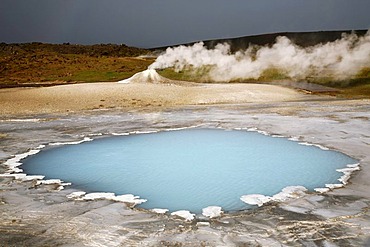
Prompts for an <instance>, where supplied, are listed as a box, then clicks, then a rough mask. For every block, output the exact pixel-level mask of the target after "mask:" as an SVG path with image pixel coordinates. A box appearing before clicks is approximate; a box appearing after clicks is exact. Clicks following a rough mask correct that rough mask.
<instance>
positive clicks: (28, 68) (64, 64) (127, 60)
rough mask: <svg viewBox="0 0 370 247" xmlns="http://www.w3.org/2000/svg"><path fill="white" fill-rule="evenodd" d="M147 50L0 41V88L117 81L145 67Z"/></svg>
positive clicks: (150, 61)
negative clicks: (143, 56)
mask: <svg viewBox="0 0 370 247" xmlns="http://www.w3.org/2000/svg"><path fill="white" fill-rule="evenodd" d="M148 52H149V51H148V50H145V49H140V48H135V47H128V46H126V45H114V44H100V45H72V44H68V43H67V44H43V43H24V44H5V43H1V44H0V87H15V86H45V85H56V84H65V83H75V82H96V81H118V80H122V79H125V78H128V77H130V76H132V75H134V74H135V73H137V72H139V71H142V70H145V69H146V68H147V67H148V66H149V64H151V63H152V62H153V59H146V58H140V57H138V56H140V55H145V54H148Z"/></svg>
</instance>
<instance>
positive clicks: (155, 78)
mask: <svg viewBox="0 0 370 247" xmlns="http://www.w3.org/2000/svg"><path fill="white" fill-rule="evenodd" d="M167 82H170V80H169V79H167V78H164V77H163V76H160V75H159V74H158V73H157V71H156V70H155V69H147V70H144V71H142V72H139V73H136V74H135V75H133V76H132V77H130V78H128V79H125V80H122V81H119V82H118V83H167Z"/></svg>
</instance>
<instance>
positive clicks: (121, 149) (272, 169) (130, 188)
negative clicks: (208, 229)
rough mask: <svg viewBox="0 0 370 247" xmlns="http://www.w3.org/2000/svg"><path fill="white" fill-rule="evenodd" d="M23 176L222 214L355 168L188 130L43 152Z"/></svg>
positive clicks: (249, 138)
mask: <svg viewBox="0 0 370 247" xmlns="http://www.w3.org/2000/svg"><path fill="white" fill-rule="evenodd" d="M23 162H24V164H23V166H22V168H23V169H24V170H25V172H26V173H27V174H34V175H36V174H37V175H45V176H46V178H47V179H51V178H60V179H62V180H63V181H66V182H71V183H72V184H73V185H72V186H74V187H75V188H78V189H81V190H84V191H87V192H114V193H116V194H117V195H120V194H129V193H130V194H134V195H138V196H140V197H141V198H144V199H147V200H148V201H147V202H146V203H143V204H141V205H140V207H143V208H148V209H150V208H167V209H170V211H176V210H183V209H184V210H190V211H191V212H194V213H200V212H201V209H202V208H205V207H207V206H221V207H222V208H223V210H225V211H234V210H241V209H244V208H246V207H247V205H246V204H245V203H243V202H242V201H241V200H240V197H241V196H242V195H246V194H263V195H270V196H271V195H274V194H276V193H278V192H280V191H281V190H282V189H283V188H284V187H287V186H292V185H301V186H305V187H306V188H307V189H309V190H313V189H314V188H317V187H325V184H328V183H329V184H330V183H338V181H337V179H338V178H339V177H340V176H341V175H343V174H342V173H339V172H337V171H336V169H338V168H344V167H345V166H346V165H347V164H353V163H356V161H355V160H354V159H352V158H350V157H348V156H346V155H344V154H342V153H339V152H334V151H326V150H322V149H320V148H318V147H313V146H304V145H299V144H298V143H297V142H294V141H290V140H288V139H286V138H273V137H270V136H265V135H262V134H259V133H256V132H246V131H236V130H235V131H225V130H216V129H189V130H181V131H169V132H160V133H152V134H138V135H129V136H117V137H109V138H101V139H97V140H94V141H91V142H85V143H82V144H78V145H64V146H59V147H56V148H49V149H45V150H42V151H41V152H40V153H39V154H36V155H33V156H30V157H28V158H26V159H25V160H24V161H23Z"/></svg>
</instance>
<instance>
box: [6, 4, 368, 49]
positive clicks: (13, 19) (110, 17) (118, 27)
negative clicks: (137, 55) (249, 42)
mask: <svg viewBox="0 0 370 247" xmlns="http://www.w3.org/2000/svg"><path fill="white" fill-rule="evenodd" d="M368 28H370V0H0V42H6V43H15V42H17V43H18V42H32V41H38V42H48V43H63V42H70V43H80V44H96V43H117V44H121V43H124V44H128V45H132V46H139V47H155V46H162V45H171V44H178V43H185V42H189V41H197V40H205V39H213V38H227V37H238V36H244V35H253V34H263V33H271V32H281V31H322V30H343V29H368Z"/></svg>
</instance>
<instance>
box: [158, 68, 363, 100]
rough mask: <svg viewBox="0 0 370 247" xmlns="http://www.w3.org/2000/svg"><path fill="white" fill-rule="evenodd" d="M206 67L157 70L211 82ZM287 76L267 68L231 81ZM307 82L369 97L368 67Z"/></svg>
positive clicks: (176, 77) (268, 80) (265, 80)
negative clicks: (346, 75) (344, 75)
mask: <svg viewBox="0 0 370 247" xmlns="http://www.w3.org/2000/svg"><path fill="white" fill-rule="evenodd" d="M207 70H208V69H207V68H204V69H198V70H189V69H187V70H183V71H180V72H175V70H174V69H172V68H167V69H164V70H160V71H158V72H159V74H160V75H162V76H164V77H167V78H170V79H173V80H181V81H193V82H194V81H195V82H203V83H207V82H211V81H210V80H209V79H207V76H206V73H207ZM291 80H292V79H290V78H289V77H288V76H286V75H285V74H284V73H283V72H281V71H279V70H277V69H269V70H266V71H264V73H263V74H262V76H261V77H260V78H258V79H246V80H238V81H233V82H234V83H235V82H237V83H273V82H274V84H275V83H276V82H281V81H291ZM307 82H311V83H315V84H319V85H323V86H327V87H332V88H334V89H337V92H336V93H333V92H331V94H335V95H337V96H342V97H347V98H358V97H365V98H370V68H364V69H362V70H361V71H360V72H359V73H358V74H357V75H356V76H355V77H353V78H350V79H346V80H335V79H333V78H320V77H315V78H307Z"/></svg>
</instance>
